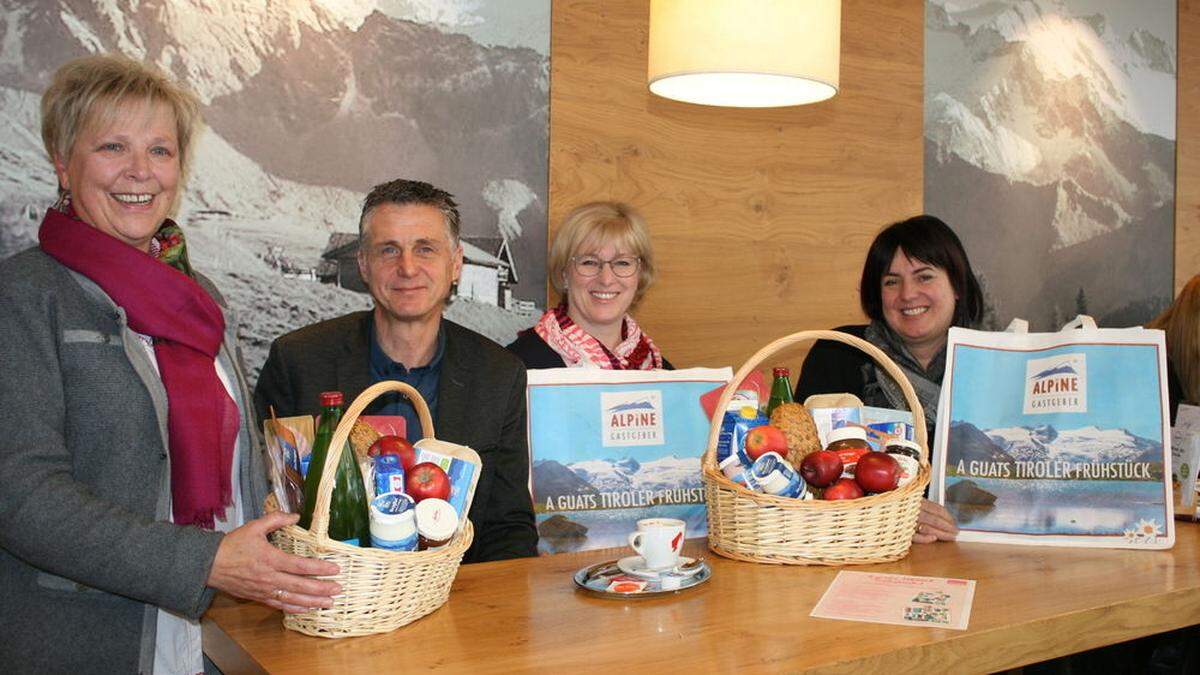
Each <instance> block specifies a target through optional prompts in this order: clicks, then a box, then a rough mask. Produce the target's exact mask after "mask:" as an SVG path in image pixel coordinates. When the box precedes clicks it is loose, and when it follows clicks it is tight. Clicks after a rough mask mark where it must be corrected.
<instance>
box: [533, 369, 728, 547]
mask: <svg viewBox="0 0 1200 675" xmlns="http://www.w3.org/2000/svg"><path fill="white" fill-rule="evenodd" d="M732 377H733V371H732V370H731V369H730V368H720V369H711V368H690V369H686V370H671V371H667V370H661V371H612V370H597V369H582V368H553V369H547V370H530V371H529V386H528V390H527V400H528V404H529V419H528V425H529V454H530V458H531V459H532V462H533V466H532V471H531V472H530V474H531V478H532V482H533V504H534V513H535V514H536V517H537V527H538V537H539V541H538V549H539V550H540V551H543V552H547V553H562V552H566V551H580V550H590V549H596V548H608V547H613V546H626V545H627V540H626V538H627V536H628V534H629V533H630V532H632V531H634V530H635V529H636V528H637V521H638V520H640V519H642V518H650V517H666V518H679V519H681V520H683V521H685V522H686V523H687V536H688V537H702V536H704V535H705V534H706V533H707V518H706V515H705V508H704V489H703V487H702V485H701V482H700V457H701V455H703V453H704V448H705V445H706V444H707V442H708V433H709V422H708V417H707V416H706V415H705V413H704V410H703V408H702V407H701V405H700V397H701V395H703V394H704V393H705V392H708V391H709V390H711V389H712V388H713V387H716V386H719V385H723V384H725V383H726V382H728V381H729V380H730V378H732Z"/></svg>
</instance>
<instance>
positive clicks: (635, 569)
mask: <svg viewBox="0 0 1200 675" xmlns="http://www.w3.org/2000/svg"><path fill="white" fill-rule="evenodd" d="M694 560H695V559H694V558H689V557H687V556H683V555H681V556H679V564H678V565H676V566H675V567H668V568H666V569H661V570H651V569H647V568H646V559H645V558H643V557H642V556H640V555H631V556H629V557H627V558H621V559H620V560H618V561H617V569H619V570H621V571H622V572H624V573H626V574H632V575H634V576H639V577H644V578H646V579H657V578H659V577H660V576H662V575H663V573H665V572H670V573H672V574H675V575H677V576H680V577H683V578H685V579H686V578H687V577H690V576H692V575H695V574H697V573H698V572H700V570H702V569H704V566H703V565H696V566H695V567H693V568H691V569H686V570H680V569H679V568H680V567H682V566H683V565H686V564H688V563H690V562H693V561H694Z"/></svg>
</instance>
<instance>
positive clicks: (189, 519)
mask: <svg viewBox="0 0 1200 675" xmlns="http://www.w3.org/2000/svg"><path fill="white" fill-rule="evenodd" d="M164 227H171V228H174V223H171V221H166V223H165V225H164ZM38 241H39V242H40V243H41V247H42V250H43V251H45V252H46V253H47V254H48V255H50V256H51V257H53V258H55V259H56V260H58V261H59V262H60V263H62V264H63V265H65V266H67V267H68V268H70V269H72V270H75V271H76V272H79V273H80V274H82V275H84V276H86V277H87V278H89V279H91V280H92V281H94V282H96V284H97V285H98V286H100V288H102V289H104V292H105V293H107V294H108V295H109V297H111V298H112V299H113V301H114V302H116V303H117V305H119V306H120V307H122V308H123V309H124V310H125V314H126V316H127V317H128V318H129V327H130V328H131V329H133V330H135V331H137V332H138V333H141V334H143V335H149V336H150V337H152V338H154V355H155V358H156V359H157V361H158V368H159V374H160V376H161V378H162V383H163V387H164V388H165V389H166V391H167V406H168V413H167V437H168V441H169V443H170V448H169V450H170V453H171V505H172V509H173V511H174V517H175V522H176V523H179V524H181V525H199V526H201V527H207V528H212V527H213V525H214V518H215V517H224V513H225V507H226V506H228V505H229V504H231V503H232V495H233V492H232V486H231V484H230V483H231V480H232V479H231V468H232V464H233V450H234V444H235V442H236V438H237V432H238V425H239V416H238V409H237V405H236V404H235V403H234V402H233V400H232V399H231V398H230V397H229V393H228V392H227V391H226V390H225V385H223V384H222V383H221V380H220V378H219V377H218V376H217V371H216V367H215V365H214V363H213V361H214V359H215V358H216V356H217V352H218V350H220V348H221V341H222V339H223V338H224V335H225V317H224V316H223V315H222V314H221V308H220V307H219V306H218V305H217V303H216V302H214V301H213V299H212V298H211V297H209V295H208V293H206V292H205V291H204V289H203V288H201V287H200V285H199V284H198V283H196V281H195V280H194V279H192V278H191V277H189V276H188V275H186V274H184V273H183V272H180V271H179V270H177V269H175V268H173V267H171V266H169V265H167V264H165V263H163V262H160V261H158V260H156V259H155V258H153V257H151V256H149V255H147V254H145V253H143V252H141V251H139V250H137V249H136V248H134V247H132V246H129V245H128V244H125V243H123V242H121V241H119V240H117V239H115V238H114V237H111V236H109V235H107V234H105V233H103V232H101V231H100V230H98V229H96V228H94V227H92V226H90V225H88V224H87V223H85V222H83V221H81V220H79V219H78V218H77V217H75V214H74V211H69V212H68V213H62V212H60V211H58V210H56V209H50V210H48V211H47V212H46V217H45V219H43V220H42V226H41V228H40V229H39V230H38Z"/></svg>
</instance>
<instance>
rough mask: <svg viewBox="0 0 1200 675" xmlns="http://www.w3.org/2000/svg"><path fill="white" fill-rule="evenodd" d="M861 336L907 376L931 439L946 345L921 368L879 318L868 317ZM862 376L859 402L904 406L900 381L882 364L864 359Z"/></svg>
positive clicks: (940, 388) (879, 405) (939, 393)
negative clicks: (868, 319) (862, 383)
mask: <svg viewBox="0 0 1200 675" xmlns="http://www.w3.org/2000/svg"><path fill="white" fill-rule="evenodd" d="M863 337H865V338H866V340H867V342H870V343H871V344H873V345H875V346H876V347H879V349H881V350H883V353H884V354H887V355H888V357H889V358H891V359H892V360H893V361H895V362H896V365H897V366H899V367H900V370H901V371H902V372H903V373H904V375H905V376H906V377H908V381H909V382H910V383H912V386H913V390H914V391H916V392H917V400H919V401H920V402H921V407H922V408H924V410H925V424H926V427H927V428H928V432H929V438H930V441H932V439H933V430H934V427H935V426H936V425H937V407H938V398H939V396H940V395H941V392H942V376H943V375H944V374H945V371H946V348H945V347H943V348H942V350H941V351H939V352H938V353H937V354H936V355H935V356H934V357H933V360H932V361H930V362H929V367H928V368H922V367H921V364H920V363H918V362H917V360H916V359H915V358H913V356H912V354H911V353H910V352H909V351H908V347H906V346H905V345H904V341H903V340H901V339H900V336H898V335H896V333H895V332H893V331H892V329H891V328H888V326H887V324H885V323H883V322H882V321H872V322H871V325H869V326H867V330H866V333H865V334H864V336H863ZM863 380H864V381H865V382H866V385H865V386H864V387H863V403H865V404H866V405H869V406H876V407H880V408H895V409H898V410H908V403H907V402H906V401H905V400H904V393H903V392H902V391H900V385H899V384H896V381H895V380H893V379H892V377H891V376H890V375H888V374H887V371H885V370H884V369H883V368H880V367H877V366H876V365H875V364H874V363H873V362H872V363H867V364H866V365H864V366H863Z"/></svg>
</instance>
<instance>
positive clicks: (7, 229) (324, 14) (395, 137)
mask: <svg viewBox="0 0 1200 675" xmlns="http://www.w3.org/2000/svg"><path fill="white" fill-rule="evenodd" d="M549 36H550V0H513V1H512V2H504V3H492V2H482V1H481V0H291V1H289V2H273V1H270V0H35V1H33V2H30V1H29V0H0V148H2V150H0V258H3V257H7V256H9V255H12V254H13V253H15V252H17V251H19V250H21V249H23V248H26V247H28V246H31V245H33V244H34V243H35V241H36V234H37V226H38V224H39V223H40V221H41V217H42V214H43V213H44V212H45V209H46V208H47V207H49V206H50V205H51V204H52V203H53V202H54V200H55V196H56V194H55V190H56V181H55V175H54V170H53V167H52V165H51V163H50V161H49V159H48V158H47V157H46V153H45V151H44V149H43V147H42V143H41V135H40V120H39V113H38V105H39V101H40V97H41V93H42V91H43V90H44V89H45V87H46V85H47V84H48V82H49V80H50V76H51V75H52V74H53V72H54V70H55V69H56V68H57V67H58V66H59V65H60V64H62V63H63V62H64V61H66V60H68V59H70V58H73V57H76V56H83V55H86V54H90V53H98V52H109V51H119V52H123V53H125V54H127V55H129V56H132V57H134V58H137V59H141V60H145V61H149V62H152V63H154V64H156V65H158V66H159V67H161V68H162V69H163V70H165V71H167V72H168V73H170V74H171V75H173V76H174V77H175V78H177V79H178V80H180V81H181V82H182V83H184V84H185V85H186V86H187V87H189V88H190V89H192V91H194V92H195V93H196V94H197V95H198V96H199V98H200V100H201V103H202V105H203V114H204V120H205V123H206V125H207V129H205V131H204V132H203V133H201V134H200V137H199V139H198V141H197V144H196V148H195V150H194V154H193V157H194V160H193V163H192V171H191V175H190V178H189V182H188V184H187V189H186V191H185V192H184V195H183V199H182V203H181V206H180V212H179V213H178V215H177V220H178V221H179V223H180V224H181V225H182V226H183V228H184V231H185V233H186V235H187V238H188V242H189V247H190V249H191V250H190V253H191V259H192V261H193V263H194V265H195V266H196V268H197V269H198V270H199V271H200V272H202V273H203V274H205V275H207V276H208V277H209V278H211V279H212V280H213V282H214V283H216V285H217V287H218V288H219V289H220V290H221V292H222V293H223V294H224V295H225V296H226V299H227V300H228V301H229V303H230V305H231V308H232V310H233V311H232V312H231V314H232V315H233V316H232V318H233V320H236V321H237V322H238V323H239V327H240V329H241V338H242V346H243V349H244V350H245V360H246V364H247V366H248V368H249V369H250V370H251V371H252V373H251V374H252V377H254V378H256V377H257V372H258V370H259V368H260V367H261V365H262V362H263V360H264V359H265V358H266V353H267V348H268V347H269V346H270V342H271V340H273V339H274V338H275V337H278V336H279V335H281V334H283V333H285V332H287V331H289V330H292V329H295V328H299V327H301V326H304V325H307V324H310V323H313V322H316V321H319V320H322V319H326V318H331V317H334V316H337V315H340V314H344V313H346V312H349V311H354V310H360V309H367V308H369V307H370V306H371V300H370V298H369V296H367V295H366V294H365V293H364V292H361V289H362V286H361V283H360V282H359V281H358V279H357V272H356V271H354V270H353V268H352V266H349V267H348V266H347V264H346V263H347V261H350V262H352V260H353V254H354V251H355V249H356V246H357V242H356V239H355V238H356V236H357V227H358V216H359V210H360V207H361V203H362V199H363V197H364V196H365V195H366V193H367V191H369V190H370V188H371V187H372V186H374V185H376V184H378V183H381V182H384V181H387V180H391V179H394V178H401V177H403V178H413V179H420V180H426V181H429V182H431V183H433V184H435V185H437V186H439V187H441V188H443V189H446V190H448V191H449V192H451V193H452V194H454V195H455V196H456V198H457V200H458V203H459V208H460V211H461V213H462V218H463V219H462V234H463V243H464V249H465V254H466V258H467V264H466V266H465V270H464V281H470V283H469V284H464V285H463V286H462V287H460V289H459V297H458V298H457V299H456V301H455V302H454V303H453V304H452V305H451V306H450V308H449V310H448V312H447V314H448V316H449V318H450V319H451V320H454V321H457V322H459V323H462V324H464V325H466V326H468V327H470V328H473V329H475V330H477V331H479V332H481V333H484V334H485V335H487V336H488V337H491V338H493V339H495V340H496V341H498V342H500V343H501V344H505V343H507V342H508V341H510V340H512V339H513V338H515V336H516V333H517V331H518V330H520V329H522V328H524V327H526V326H529V325H532V323H533V321H534V320H535V319H536V317H537V315H538V314H539V313H540V311H541V306H542V305H543V304H544V301H545V251H546V230H547V228H546V207H547V180H548V155H547V153H548V116H547V115H548V109H549V51H550V37H549ZM348 272H349V273H348Z"/></svg>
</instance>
